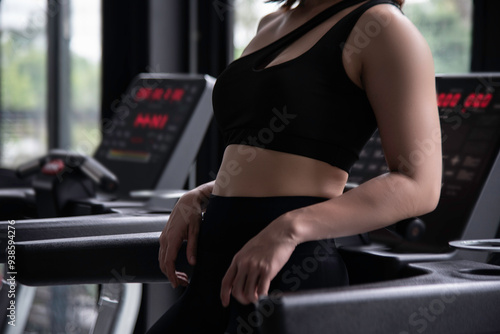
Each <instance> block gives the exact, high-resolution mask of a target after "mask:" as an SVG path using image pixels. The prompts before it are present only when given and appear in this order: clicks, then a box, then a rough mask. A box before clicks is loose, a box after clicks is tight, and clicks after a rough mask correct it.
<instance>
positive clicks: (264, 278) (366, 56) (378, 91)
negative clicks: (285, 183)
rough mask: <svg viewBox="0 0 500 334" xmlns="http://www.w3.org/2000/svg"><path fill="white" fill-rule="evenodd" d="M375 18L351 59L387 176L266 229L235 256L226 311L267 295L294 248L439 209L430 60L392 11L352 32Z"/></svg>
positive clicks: (224, 292)
mask: <svg viewBox="0 0 500 334" xmlns="http://www.w3.org/2000/svg"><path fill="white" fill-rule="evenodd" d="M376 15H384V18H385V19H387V18H389V19H390V23H389V24H388V25H387V26H385V27H383V28H382V29H381V30H380V32H379V33H378V34H377V35H376V36H374V37H372V38H371V40H370V42H369V43H368V45H365V46H364V48H362V49H360V52H359V54H356V55H354V56H356V57H360V58H359V59H358V60H359V61H360V64H361V66H360V71H359V73H360V79H361V80H360V82H362V84H363V86H364V89H365V90H366V93H367V95H368V98H369V100H370V103H371V105H372V107H373V110H374V112H375V116H376V118H377V122H378V127H379V132H380V136H381V139H382V145H383V148H384V154H385V157H386V160H387V163H388V166H389V169H390V172H389V173H387V174H385V175H382V176H379V177H376V178H374V179H372V180H369V181H367V182H365V183H364V184H362V185H360V186H359V187H357V188H355V189H353V190H351V191H349V192H346V193H345V194H343V195H341V196H339V197H337V198H333V199H330V200H327V201H325V202H322V203H319V204H315V205H312V206H308V207H304V208H301V209H298V210H294V211H291V212H288V213H286V214H284V215H282V216H280V217H279V218H278V219H276V220H275V221H273V222H272V223H271V224H269V225H268V226H267V227H266V228H265V229H264V230H262V231H261V232H260V233H259V234H258V235H257V236H256V237H254V238H253V239H252V240H250V241H249V242H248V243H247V244H246V245H245V246H244V247H243V248H242V250H241V251H240V252H239V253H237V254H236V255H235V257H234V259H233V263H232V264H231V266H230V268H229V270H228V272H227V273H226V276H225V277H224V279H223V282H222V289H221V299H222V302H223V304H224V305H227V304H228V303H229V296H230V294H232V295H233V296H234V297H235V298H236V299H238V300H239V301H240V302H242V303H249V302H253V301H256V300H257V298H258V296H259V295H265V294H267V292H268V291H267V290H268V288H269V284H270V281H271V280H272V279H273V278H274V276H275V275H276V274H277V273H278V271H279V270H280V269H281V268H282V267H283V265H284V264H285V263H286V261H287V260H288V258H289V256H290V254H291V252H292V251H293V249H294V247H295V246H296V245H297V244H299V243H302V242H306V241H310V240H319V239H325V238H337V237H342V236H347V235H354V234H359V233H363V232H367V231H372V230H375V229H378V228H381V227H384V226H387V225H390V224H393V223H395V222H397V221H399V220H402V219H405V218H409V217H413V216H418V215H421V214H424V213H427V212H429V211H432V210H433V209H434V208H435V207H436V205H437V203H438V200H439V194H440V188H441V132H440V124H439V117H438V109H437V103H436V92H435V74H434V66H433V61H432V56H431V53H430V50H429V48H428V46H427V43H426V42H425V40H424V39H423V37H422V36H421V35H420V33H419V32H418V31H417V29H416V28H415V27H414V26H413V24H411V22H410V21H408V20H407V19H406V17H404V16H403V15H402V14H401V13H400V12H398V11H397V9H396V8H393V6H390V5H380V6H375V7H372V8H371V9H370V10H368V11H367V12H366V13H365V14H364V15H363V16H362V17H361V19H360V20H359V22H358V24H357V27H358V28H359V29H361V31H363V30H364V29H363V28H365V27H369V25H370V22H372V23H373V22H379V20H377V17H376ZM357 31H359V30H356V29H355V30H354V31H353V34H355V33H356V32H357ZM351 37H355V36H351Z"/></svg>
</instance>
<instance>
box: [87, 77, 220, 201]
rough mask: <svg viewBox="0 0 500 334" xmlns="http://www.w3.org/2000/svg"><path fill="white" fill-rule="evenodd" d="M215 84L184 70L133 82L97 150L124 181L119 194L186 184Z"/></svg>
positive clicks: (108, 165)
mask: <svg viewBox="0 0 500 334" xmlns="http://www.w3.org/2000/svg"><path fill="white" fill-rule="evenodd" d="M213 83H214V80H213V78H211V77H209V76H206V75H205V76H204V75H181V74H177V75H172V74H141V75H139V76H138V77H136V78H135V79H134V80H133V81H132V83H131V84H130V85H129V87H128V89H127V91H126V93H125V94H124V95H123V96H122V99H121V101H120V102H119V103H118V104H117V105H116V108H114V117H113V119H112V121H111V122H110V123H109V124H107V125H106V124H105V126H104V131H103V138H102V142H101V145H100V146H99V148H98V149H97V151H96V153H95V158H96V159H97V160H98V161H100V162H101V163H102V164H103V165H104V166H106V167H107V168H109V169H110V170H111V171H112V172H113V173H115V175H116V176H117V177H118V179H119V180H120V188H119V195H120V197H122V198H123V197H128V196H129V193H130V191H134V190H143V189H147V190H160V189H180V188H182V187H183V186H184V184H185V182H186V179H187V176H188V172H189V168H190V166H191V164H192V163H193V162H194V160H195V157H196V154H197V153H198V152H197V151H198V148H199V146H200V144H201V141H202V139H203V137H204V135H205V132H206V129H207V127H208V125H209V123H210V120H211V118H212V104H211V95H212V94H211V93H212V87H213ZM167 162H168V164H167Z"/></svg>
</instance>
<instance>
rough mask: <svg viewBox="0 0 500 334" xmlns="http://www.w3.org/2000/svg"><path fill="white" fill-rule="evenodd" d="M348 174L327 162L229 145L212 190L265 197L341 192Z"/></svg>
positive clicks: (229, 193)
mask: <svg viewBox="0 0 500 334" xmlns="http://www.w3.org/2000/svg"><path fill="white" fill-rule="evenodd" d="M347 176H348V174H347V173H346V172H345V171H344V170H341V169H339V168H337V167H334V166H331V165H330V164H328V163H325V162H322V161H319V160H315V159H311V158H307V157H303V156H299V155H295V154H289V153H283V152H278V151H273V150H268V149H263V148H259V147H254V146H247V145H229V146H228V147H227V148H226V150H225V152H224V157H223V160H222V164H221V167H220V169H219V172H218V173H217V178H216V180H215V185H214V188H213V191H212V193H213V194H214V195H218V196H226V197H235V196H247V197H268V196H317V197H325V198H333V197H337V196H339V195H341V194H342V191H343V189H344V186H345V183H346V181H347Z"/></svg>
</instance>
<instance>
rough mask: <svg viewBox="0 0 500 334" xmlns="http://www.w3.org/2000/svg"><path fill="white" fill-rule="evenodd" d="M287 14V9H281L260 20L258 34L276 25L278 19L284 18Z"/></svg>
mask: <svg viewBox="0 0 500 334" xmlns="http://www.w3.org/2000/svg"><path fill="white" fill-rule="evenodd" d="M285 12H286V9H283V8H279V9H278V10H276V11H274V12H272V13H269V14H267V15H265V16H263V17H262V18H261V19H260V21H259V24H258V26H257V32H259V31H260V30H262V29H263V28H265V27H266V26H268V25H270V24H272V23H274V22H275V21H276V20H277V19H279V18H280V17H282V16H283V14H284V13H285Z"/></svg>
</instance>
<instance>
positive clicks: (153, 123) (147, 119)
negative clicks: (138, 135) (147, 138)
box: [134, 113, 168, 130]
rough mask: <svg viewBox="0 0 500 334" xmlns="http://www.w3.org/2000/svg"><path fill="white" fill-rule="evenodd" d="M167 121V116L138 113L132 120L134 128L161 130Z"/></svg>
mask: <svg viewBox="0 0 500 334" xmlns="http://www.w3.org/2000/svg"><path fill="white" fill-rule="evenodd" d="M167 121H168V115H158V114H150V113H138V114H137V116H136V117H135V120H134V128H143V129H144V128H149V129H158V130H161V129H163V128H164V127H165V125H166V124H167Z"/></svg>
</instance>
